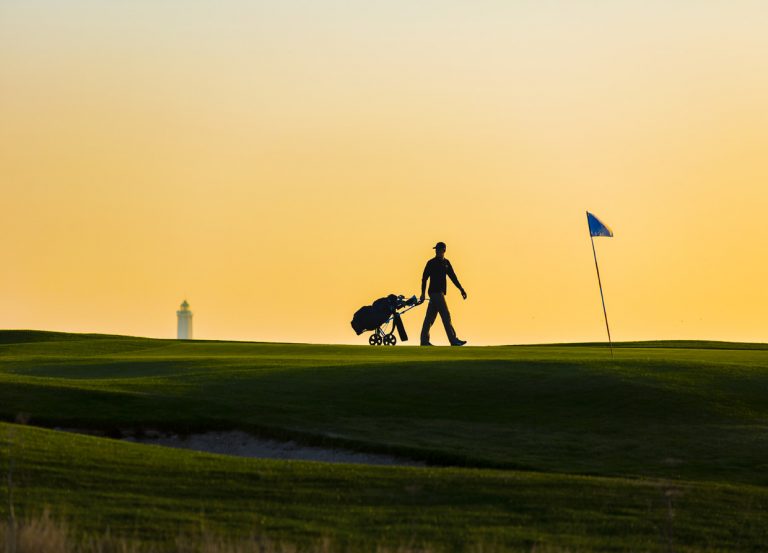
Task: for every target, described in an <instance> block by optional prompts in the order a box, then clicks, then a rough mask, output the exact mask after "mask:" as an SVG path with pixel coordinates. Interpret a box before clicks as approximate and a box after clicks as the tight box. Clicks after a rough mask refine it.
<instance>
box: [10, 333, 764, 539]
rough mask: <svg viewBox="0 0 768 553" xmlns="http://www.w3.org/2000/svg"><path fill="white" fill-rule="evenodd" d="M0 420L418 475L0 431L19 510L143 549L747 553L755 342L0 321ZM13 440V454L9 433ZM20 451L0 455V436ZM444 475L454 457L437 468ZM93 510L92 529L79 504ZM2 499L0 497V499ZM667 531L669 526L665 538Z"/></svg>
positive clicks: (757, 416)
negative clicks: (246, 444)
mask: <svg viewBox="0 0 768 553" xmlns="http://www.w3.org/2000/svg"><path fill="white" fill-rule="evenodd" d="M0 415H1V416H2V418H3V419H5V420H7V421H12V420H14V419H15V418H16V417H17V416H19V415H21V416H23V417H24V418H26V419H28V420H29V422H30V423H31V424H32V425H39V426H47V427H66V428H78V429H82V430H98V431H101V432H104V433H106V434H107V435H114V436H117V435H127V434H130V433H134V432H141V431H145V430H148V429H165V430H173V431H175V432H199V431H205V430H227V429H240V430H245V431H249V432H251V433H254V434H257V435H262V436H267V437H276V438H281V437H285V438H293V439H297V440H300V441H303V442H305V443H311V444H330V445H344V446H346V447H350V448H353V449H358V450H361V451H371V452H382V453H395V454H400V455H403V456H407V457H409V458H413V459H418V460H422V461H426V462H428V463H430V464H431V465H432V467H430V468H400V467H385V468H382V467H366V466H360V467H354V466H351V465H327V464H321V463H302V462H277V461H265V460H264V461H262V460H250V459H236V458H228V457H223V456H215V455H208V454H202V453H193V452H184V451H175V450H167V449H164V448H155V447H150V446H141V445H135V444H127V443H121V442H116V441H113V440H106V439H104V438H94V437H87V436H77V435H72V434H64V433H61V432H53V431H50V430H42V429H33V428H28V427H21V426H17V425H3V426H2V427H0V440H2V443H3V444H4V445H3V448H2V452H0V455H2V456H3V457H2V463H3V464H2V466H3V467H6V466H7V461H8V452H9V451H11V450H13V451H15V452H16V453H15V455H16V456H17V458H18V463H19V467H20V468H19V471H20V474H23V475H24V476H23V478H22V479H21V480H20V483H19V484H18V485H19V486H20V489H19V491H18V493H17V500H18V502H19V508H21V509H22V510H27V511H29V510H33V509H34V508H35V507H37V508H39V506H41V505H43V504H46V503H47V504H50V505H52V506H56V507H57V508H59V509H60V512H61V513H62V515H63V516H70V517H72V518H73V519H74V520H76V521H77V524H78V526H79V527H81V528H83V529H84V530H86V531H96V530H98V529H99V528H102V527H103V526H104V525H105V524H108V525H109V527H110V528H112V529H114V530H116V531H118V532H123V533H130V532H138V534H139V535H140V536H141V537H142V539H149V540H163V539H167V538H168V536H169V535H172V534H174V532H177V531H179V529H184V528H186V529H189V528H194V527H197V526H196V525H198V526H199V524H200V521H201V520H205V521H206V524H208V525H210V527H211V528H214V529H218V530H221V531H223V532H227V533H232V532H234V533H238V532H240V533H247V532H249V531H252V530H253V529H254V528H258V529H260V530H261V531H264V532H265V533H267V535H271V536H277V537H280V538H292V539H295V540H310V539H317V538H320V537H323V536H330V537H332V538H333V539H334V540H339V542H343V543H348V544H353V545H354V544H357V545H358V546H360V544H362V543H363V542H364V541H365V539H366V536H367V537H369V538H370V537H373V538H374V539H375V540H379V541H382V542H385V543H389V544H394V545H397V544H403V543H411V544H413V543H426V544H432V545H434V546H436V547H437V546H439V547H445V548H449V549H461V548H463V547H465V546H466V545H467V544H469V543H485V544H493V545H495V546H500V547H501V546H504V547H514V548H520V550H525V551H528V550H530V548H531V547H532V546H533V545H534V544H549V545H553V546H558V547H563V548H575V550H585V551H592V550H595V551H598V550H600V551H602V550H625V549H627V548H629V549H635V550H637V549H639V550H649V551H650V550H659V551H666V550H667V549H665V548H667V547H668V545H669V543H668V538H669V536H668V535H667V534H668V533H669V532H672V534H673V535H674V543H675V545H676V548H675V550H678V549H677V547H678V546H679V547H680V548H681V550H686V549H688V550H691V551H694V550H701V549H711V550H729V549H732V548H733V544H734V543H737V542H738V543H739V544H740V546H739V548H738V549H739V550H755V551H758V550H760V547H761V544H763V543H765V542H766V540H768V534H767V533H766V530H765V529H766V528H768V515H766V514H765V506H766V499H767V498H768V494H767V493H766V490H765V488H764V486H765V485H766V483H768V477H766V468H767V467H768V465H767V463H766V459H768V425H767V424H766V423H767V422H768V349H766V348H765V347H764V346H762V345H740V344H722V343H718V344H708V343H693V342H689V343H651V344H624V345H620V346H619V347H617V348H616V350H615V357H614V358H613V359H612V358H611V356H610V354H609V353H608V351H607V350H606V348H604V347H602V346H589V345H578V346H577V345H558V346H510V347H488V348H469V347H465V348H406V347H397V348H372V347H368V346H365V347H357V346H322V345H299V344H259V343H237V342H203V341H199V342H183V343H182V342H178V341H169V340H152V339H143V338H129V337H118V336H101V335H72V334H57V333H41V332H22V331H6V332H2V333H0ZM12 444H15V445H12ZM19 444H20V445H19ZM447 467H454V468H447ZM93 501H99V502H100V503H101V504H102V505H105V506H106V507H105V508H104V511H103V515H101V516H102V518H101V519H98V518H92V517H90V518H89V517H88V516H87V510H88V506H89V505H91V504H92V502H93ZM6 503H7V502H3V506H0V509H5V508H6V506H5V504H6ZM670 539H671V538H670Z"/></svg>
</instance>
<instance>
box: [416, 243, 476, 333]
mask: <svg viewBox="0 0 768 553" xmlns="http://www.w3.org/2000/svg"><path fill="white" fill-rule="evenodd" d="M432 249H434V250H435V257H433V258H432V259H430V260H429V261H427V266H426V267H424V275H423V276H422V277H421V301H424V291H425V290H426V289H427V280H429V305H428V306H427V314H426V316H425V317H424V326H422V327H421V345H422V346H431V345H432V344H430V343H429V329H430V328H431V327H432V323H434V322H435V319H436V318H437V314H438V313H440V318H441V319H442V320H443V326H444V327H445V333H446V334H447V335H448V341H449V342H450V343H451V345H452V346H463V345H464V344H466V343H467V342H466V341H465V340H459V339H458V338H457V337H456V331H455V330H453V325H452V324H451V312H450V311H448V304H447V303H445V293H446V291H447V290H446V280H445V277H446V276H448V277H450V279H451V282H453V283H454V284H455V285H456V288H458V289H459V290H460V291H461V297H462V298H464V299H467V293H466V292H465V291H464V288H462V287H461V284H459V279H458V278H456V273H454V272H453V267H451V262H450V261H448V260H447V259H446V258H445V250H446V246H445V242H438V243H437V245H435V247H434V248H432Z"/></svg>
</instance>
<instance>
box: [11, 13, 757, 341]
mask: <svg viewBox="0 0 768 553" xmlns="http://www.w3.org/2000/svg"><path fill="white" fill-rule="evenodd" d="M766 28H768V4H766V3H765V2H762V1H752V0H749V1H748V0H732V1H729V2H724V1H717V2H715V1H711V0H710V1H707V0H700V1H695V2H694V1H686V0H680V1H677V2H668V1H664V2H662V1H659V0H645V1H642V2H641V1H619V2H609V1H598V0H575V1H574V0H559V1H555V0H550V1H547V0H542V1H532V0H531V1H524V0H519V1H508V0H504V1H500V0H478V1H474V2H467V1H463V2H458V1H452V0H443V1H440V2H437V1H432V0H425V1H422V2H407V1H404V0H387V1H386V2H385V1H378V0H371V1H367V2H351V1H341V0H312V1H310V0H280V1H270V2H266V1H259V0H253V1H245V0H217V1H215V2H214V1H212V0H184V1H181V0H151V1H150V0H131V1H127V0H120V1H112V2H103V1H100V0H99V1H97V0H68V1H66V2H64V1H61V0H3V2H2V4H0V187H1V188H0V190H1V191H2V203H1V204H0V205H1V206H2V217H0V244H2V249H1V251H2V252H3V257H4V259H3V263H2V264H0V306H2V308H1V309H0V328H34V329H47V330H63V331H72V332H103V333H117V334H130V335H140V336H152V337H160V338H172V337H175V333H176V315H175V311H176V309H177V308H178V306H179V304H180V303H181V302H182V300H184V299H185V298H186V299H187V300H188V301H189V303H190V305H191V309H192V311H193V312H194V314H195V319H194V328H195V337H197V338H206V339H235V340H258V341H291V342H317V343H324V342H331V343H366V340H365V336H361V337H357V336H356V335H355V334H354V332H353V331H352V329H351V327H350V325H349V322H350V320H351V318H352V314H353V313H354V312H355V311H356V310H357V309H358V308H359V307H361V306H362V305H365V304H368V303H371V302H372V301H373V300H375V299H376V298H378V297H381V296H384V295H387V294H389V293H396V294H404V295H407V296H410V295H411V294H417V293H418V291H419V286H420V279H421V273H422V270H423V267H424V264H425V262H426V261H427V260H428V259H429V257H430V256H431V255H433V250H432V249H431V248H432V246H433V245H434V244H435V242H437V241H438V240H440V241H444V242H446V243H447V244H448V251H447V253H446V257H447V258H448V259H450V260H451V262H452V264H453V266H454V268H455V269H456V272H457V274H458V276H459V278H460V280H461V282H462V284H463V285H464V287H465V288H466V290H467V293H468V299H467V300H466V301H462V299H461V297H460V295H459V294H458V292H457V290H455V289H449V292H448V298H447V299H448V305H449V307H450V309H451V311H452V314H453V319H454V325H455V327H456V330H457V332H458V335H459V336H460V337H461V338H463V339H466V340H468V341H469V343H470V344H477V345H490V344H516V343H532V342H570V341H597V340H604V339H605V327H604V323H603V319H602V316H603V314H602V308H601V306H600V295H599V292H598V288H597V279H596V275H595V266H594V261H593V258H592V248H591V245H590V240H589V235H588V232H587V222H586V217H585V210H590V211H591V212H593V213H595V214H596V215H597V216H598V217H600V218H601V219H602V220H603V221H604V222H605V223H606V224H608V225H609V226H610V227H611V228H612V229H613V231H614V233H615V236H614V237H613V238H598V239H596V240H595V247H596V250H597V255H598V259H599V262H600V270H601V276H602V279H603V285H604V291H605V298H606V306H607V310H608V316H609V319H610V322H611V330H612V334H613V337H614V339H616V340H646V339H675V338H690V339H719V340H739V341H760V342H766V341H768V324H766V322H767V321H768V315H766V314H767V313H768V292H767V291H766V282H768V263H766V260H765V254H764V252H765V244H766V243H768V219H767V218H766V213H768V187H767V186H766V184H768V33H766V32H765V29H766ZM449 286H450V285H449ZM423 314H424V307H423V306H422V307H420V308H417V309H416V310H414V311H412V312H410V313H408V314H407V315H406V316H405V324H406V327H407V329H408V331H409V333H410V335H411V338H412V340H411V341H412V342H413V341H418V333H419V329H420V326H421V321H422V318H423ZM433 337H434V339H433V342H435V343H439V344H444V343H446V339H445V336H444V333H443V331H442V328H441V325H440V323H439V321H438V322H437V323H436V326H435V327H434V330H433Z"/></svg>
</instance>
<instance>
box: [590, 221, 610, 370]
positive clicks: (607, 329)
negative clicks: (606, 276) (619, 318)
mask: <svg viewBox="0 0 768 553" xmlns="http://www.w3.org/2000/svg"><path fill="white" fill-rule="evenodd" d="M589 240H590V241H591V242H592V255H594V256H595V270H596V271H597V285H598V286H600V301H602V302H603V316H604V317H605V330H606V331H608V347H609V348H611V359H613V342H611V329H610V328H609V327H608V312H607V311H606V310H605V297H603V283H602V282H601V281H600V267H599V266H598V265H597V252H596V251H595V237H594V236H592V233H591V232H590V233H589Z"/></svg>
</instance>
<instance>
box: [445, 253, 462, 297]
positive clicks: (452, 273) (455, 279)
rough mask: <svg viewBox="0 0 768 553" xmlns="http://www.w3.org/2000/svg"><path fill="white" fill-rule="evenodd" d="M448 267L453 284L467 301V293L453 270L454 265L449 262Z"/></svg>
mask: <svg viewBox="0 0 768 553" xmlns="http://www.w3.org/2000/svg"><path fill="white" fill-rule="evenodd" d="M447 265H448V271H447V272H448V278H450V279H451V282H453V284H454V285H455V286H456V288H458V289H459V290H460V291H461V297H462V298H464V299H467V293H466V292H465V291H464V288H463V287H462V286H461V284H460V283H459V279H458V277H457V276H456V273H455V272H454V270H453V265H451V262H450V261H448V262H447Z"/></svg>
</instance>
